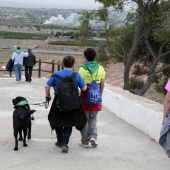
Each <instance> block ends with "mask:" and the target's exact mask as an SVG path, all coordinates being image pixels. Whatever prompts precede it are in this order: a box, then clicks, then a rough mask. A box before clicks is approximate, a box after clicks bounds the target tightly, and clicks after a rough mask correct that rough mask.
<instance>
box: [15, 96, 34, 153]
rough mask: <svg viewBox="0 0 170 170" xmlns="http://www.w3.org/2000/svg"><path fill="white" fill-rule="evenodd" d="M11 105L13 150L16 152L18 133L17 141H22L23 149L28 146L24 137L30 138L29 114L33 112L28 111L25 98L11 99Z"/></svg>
mask: <svg viewBox="0 0 170 170" xmlns="http://www.w3.org/2000/svg"><path fill="white" fill-rule="evenodd" d="M12 103H13V105H14V109H15V110H14V112H13V129H14V137H15V148H14V150H15V151H17V150H18V133H19V135H20V137H19V140H23V146H24V147H27V146H28V145H27V144H26V137H28V139H30V138H31V114H33V113H34V112H35V110H30V107H29V104H28V101H27V100H26V98H24V97H21V96H18V97H16V98H15V99H13V100H12ZM22 131H23V134H24V138H22ZM27 132H28V134H27ZM27 135H28V136H27Z"/></svg>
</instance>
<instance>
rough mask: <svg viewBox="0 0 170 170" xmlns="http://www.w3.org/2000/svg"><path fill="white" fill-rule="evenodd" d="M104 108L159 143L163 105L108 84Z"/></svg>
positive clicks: (104, 96)
mask: <svg viewBox="0 0 170 170" xmlns="http://www.w3.org/2000/svg"><path fill="white" fill-rule="evenodd" d="M103 106H105V107H106V108H107V109H108V110H109V111H111V112H113V113H114V114H116V115H117V116H118V117H120V118H121V119H123V120H125V121H126V122H127V123H129V124H131V125H133V126H134V127H136V128H138V129H140V130H141V131H143V132H144V133H145V134H147V135H149V136H150V137H151V138H153V139H155V140H156V141H157V142H158V141H159V134H160V129H161V126H162V116H163V105H161V104H159V103H157V102H154V101H151V100H148V99H146V98H144V97H141V96H137V95H134V94H132V93H130V92H128V91H126V90H123V89H122V88H120V87H114V86H110V85H108V84H106V85H105V90H104V93H103Z"/></svg>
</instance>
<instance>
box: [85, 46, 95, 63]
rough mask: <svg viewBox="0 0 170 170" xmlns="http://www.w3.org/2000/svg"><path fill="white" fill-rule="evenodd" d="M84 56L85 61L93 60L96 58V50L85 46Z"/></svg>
mask: <svg viewBox="0 0 170 170" xmlns="http://www.w3.org/2000/svg"><path fill="white" fill-rule="evenodd" d="M84 56H85V57H86V60H87V61H93V60H94V59H95V58H96V51H95V50H94V49H93V48H87V49H86V50H85V51H84Z"/></svg>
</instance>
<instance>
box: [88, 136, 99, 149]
mask: <svg viewBox="0 0 170 170" xmlns="http://www.w3.org/2000/svg"><path fill="white" fill-rule="evenodd" d="M90 143H91V145H92V146H93V147H96V146H98V144H97V143H96V140H95V139H94V138H90Z"/></svg>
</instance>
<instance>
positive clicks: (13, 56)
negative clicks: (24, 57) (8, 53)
mask: <svg viewBox="0 0 170 170" xmlns="http://www.w3.org/2000/svg"><path fill="white" fill-rule="evenodd" d="M11 58H12V61H14V59H15V54H14V53H13V54H12V57H11Z"/></svg>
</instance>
